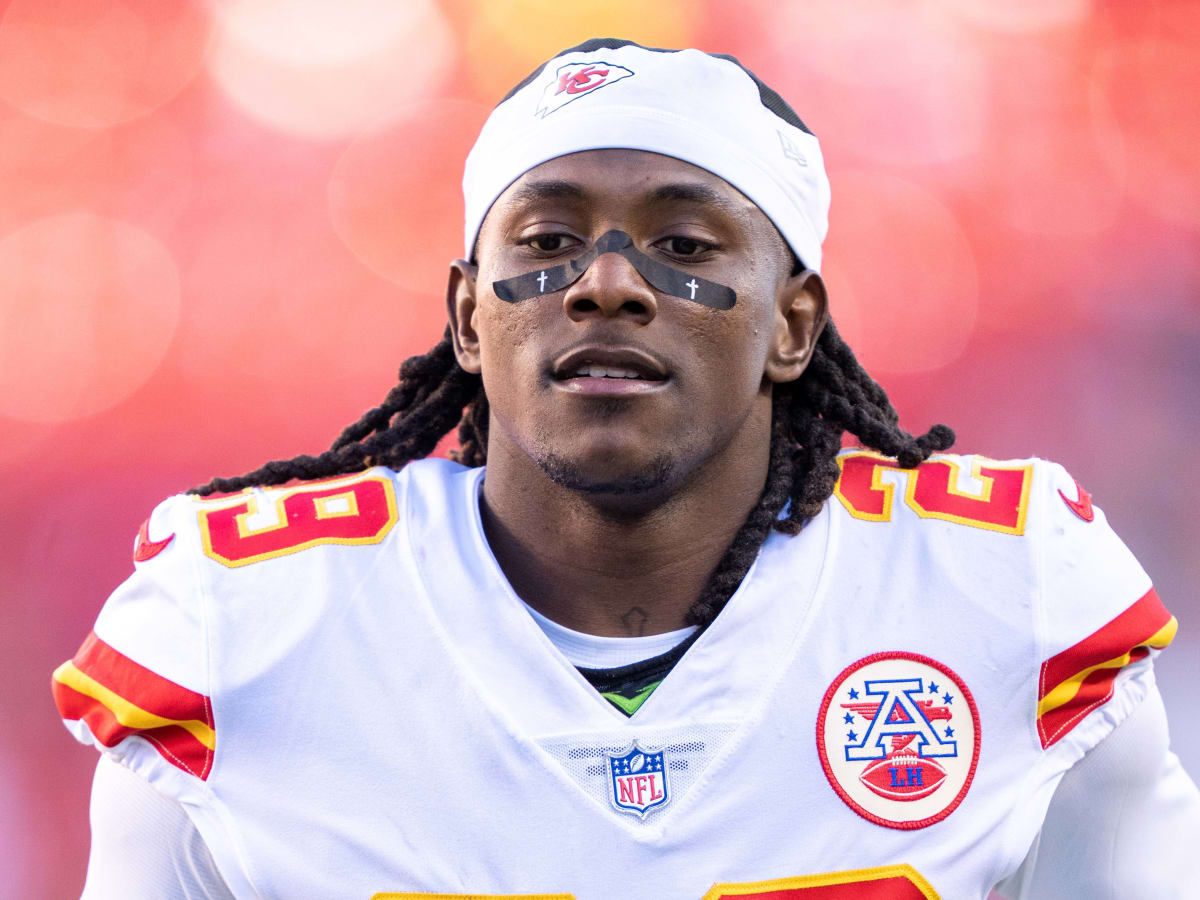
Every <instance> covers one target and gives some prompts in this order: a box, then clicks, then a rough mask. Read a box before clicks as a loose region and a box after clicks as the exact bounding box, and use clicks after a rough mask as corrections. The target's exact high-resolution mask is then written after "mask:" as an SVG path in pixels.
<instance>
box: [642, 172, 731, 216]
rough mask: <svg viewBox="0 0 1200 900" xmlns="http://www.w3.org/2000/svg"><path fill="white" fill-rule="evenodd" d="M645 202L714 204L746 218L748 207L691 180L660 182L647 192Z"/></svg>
mask: <svg viewBox="0 0 1200 900" xmlns="http://www.w3.org/2000/svg"><path fill="white" fill-rule="evenodd" d="M644 202H645V203H647V204H655V203H694V204H696V205H697V206H712V207H715V208H716V209H719V210H721V211H722V212H724V213H728V214H729V215H732V216H735V217H737V218H739V219H744V218H745V216H746V207H745V204H743V203H738V202H737V201H735V200H732V199H731V198H729V197H727V196H725V195H724V194H721V193H719V192H718V191H715V190H713V189H712V188H710V187H709V186H708V185H705V184H697V183H696V182H691V181H681V182H672V183H670V184H660V185H659V186H658V187H656V188H655V189H654V190H652V191H649V192H647V193H646V195H645V197H644Z"/></svg>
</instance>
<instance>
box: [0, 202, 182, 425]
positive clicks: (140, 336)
mask: <svg viewBox="0 0 1200 900" xmlns="http://www.w3.org/2000/svg"><path fill="white" fill-rule="evenodd" d="M178 319H179V273H178V271H177V269H176V266H175V261H174V260H173V259H172V257H171V254H170V253H169V252H168V251H167V250H166V248H165V247H163V246H162V244H161V243H159V242H158V241H157V240H155V239H154V238H153V237H151V236H150V235H148V234H146V233H145V232H144V231H141V230H140V229H137V228H135V227H133V226H132V225H129V224H127V223H124V222H118V221H115V220H112V219H105V218H101V217H99V216H94V215H90V214H86V213H79V214H74V215H63V216H53V217H49V218H45V219H40V220H38V221H36V222H33V223H31V224H29V225H27V226H25V227H24V228H21V229H20V230H18V231H15V232H13V233H12V234H10V235H8V236H7V237H5V238H4V239H3V240H0V415H5V416H9V417H12V418H16V419H29V420H32V421H35V422H61V421H64V420H68V419H73V418H78V417H80V416H87V415H92V414H94V413H98V412H100V411H101V410H104V409H107V408H108V407H110V406H112V405H113V404H115V403H118V402H119V401H121V400H123V399H124V398H125V397H127V396H128V395H129V394H130V393H132V392H133V391H134V390H136V389H137V388H138V387H139V386H140V385H141V384H142V383H144V382H145V381H146V379H147V378H148V377H150V375H151V373H152V372H153V371H154V369H155V367H156V366H157V365H158V364H159V362H160V361H161V360H162V358H163V357H164V356H165V355H166V352H167V350H168V349H169V347H170V344H171V336H172V334H173V333H174V331H175V325H176V323H177V321H178Z"/></svg>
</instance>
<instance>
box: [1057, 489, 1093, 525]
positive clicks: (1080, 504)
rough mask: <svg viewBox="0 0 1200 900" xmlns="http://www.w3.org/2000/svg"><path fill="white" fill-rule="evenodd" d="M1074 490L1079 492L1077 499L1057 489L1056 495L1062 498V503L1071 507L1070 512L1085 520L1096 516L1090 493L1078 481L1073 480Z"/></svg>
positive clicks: (1087, 520)
mask: <svg viewBox="0 0 1200 900" xmlns="http://www.w3.org/2000/svg"><path fill="white" fill-rule="evenodd" d="M1075 490H1076V492H1077V493H1078V494H1079V499H1078V500H1072V499H1071V498H1070V497H1068V496H1067V495H1066V494H1064V493H1063V492H1062V490H1061V489H1059V492H1058V496H1060V497H1062V498H1063V503H1065V504H1067V506H1069V507H1070V508H1071V512H1073V513H1075V515H1077V516H1079V518H1081V519H1083V521H1085V522H1090V521H1092V519H1094V518H1096V511H1095V510H1094V509H1092V495H1091V494H1089V493H1088V492H1087V491H1085V490H1084V489H1083V485H1081V484H1080V483H1079V482H1078V481H1076V482H1075Z"/></svg>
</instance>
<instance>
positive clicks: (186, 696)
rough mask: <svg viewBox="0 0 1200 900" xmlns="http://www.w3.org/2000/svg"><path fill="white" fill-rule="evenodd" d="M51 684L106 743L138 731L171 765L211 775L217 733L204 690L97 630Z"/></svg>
mask: <svg viewBox="0 0 1200 900" xmlns="http://www.w3.org/2000/svg"><path fill="white" fill-rule="evenodd" d="M51 687H52V690H53V693H54V700H55V703H57V705H58V708H59V711H60V713H61V714H62V717H63V718H64V719H68V720H80V721H83V722H85V723H86V724H87V726H88V729H89V730H90V731H91V733H92V735H93V736H94V737H95V738H96V740H98V741H99V742H100V743H101V744H103V745H104V746H106V747H115V746H116V745H117V744H119V743H120V742H121V741H123V740H125V738H127V737H130V736H131V735H136V736H138V737H141V738H144V739H145V740H147V741H149V742H150V743H151V744H152V745H153V746H154V747H155V749H157V750H158V752H159V753H160V754H161V755H162V756H163V758H164V759H166V760H167V761H168V762H170V763H171V764H172V765H175V766H178V767H179V768H180V769H183V770H184V771H185V772H190V773H191V774H193V775H195V776H196V777H198V778H200V779H205V778H207V777H208V773H209V771H210V770H211V768H212V759H213V752H214V750H215V749H216V732H215V728H214V724H213V716H212V704H211V703H210V702H209V698H208V697H206V696H205V695H203V694H199V693H197V692H195V691H192V690H189V689H188V688H185V687H183V686H182V685H179V684H176V683H175V682H173V681H170V680H169V679H166V678H163V677H162V676H161V675H158V674H157V673H155V672H153V671H151V670H150V669H147V668H146V667H145V666H142V665H140V664H138V663H136V662H134V661H133V660H132V659H130V658H129V657H127V656H125V655H123V654H121V653H119V652H118V651H117V650H115V649H113V648H112V647H110V646H109V645H108V644H106V643H104V642H103V641H102V640H100V639H99V638H98V637H97V636H96V635H95V633H94V632H93V633H92V634H90V635H88V638H87V640H85V641H84V643H83V646H82V647H81V648H80V650H79V653H77V654H76V655H75V658H74V659H73V660H71V661H69V662H66V663H63V664H62V665H61V666H59V667H58V669H57V670H55V672H54V679H53V681H52V685H51Z"/></svg>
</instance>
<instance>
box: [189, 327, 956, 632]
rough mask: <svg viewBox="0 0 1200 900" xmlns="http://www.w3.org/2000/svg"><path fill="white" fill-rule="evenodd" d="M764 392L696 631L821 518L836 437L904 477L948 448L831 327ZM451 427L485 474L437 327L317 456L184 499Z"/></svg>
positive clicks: (416, 446)
mask: <svg viewBox="0 0 1200 900" xmlns="http://www.w3.org/2000/svg"><path fill="white" fill-rule="evenodd" d="M773 390H774V393H773V397H772V417H771V449H770V463H769V466H768V470H767V479H766V483H765V485H764V486H763V491H762V494H761V495H760V496H759V498H758V502H757V503H756V504H755V506H754V508H753V509H752V510H750V513H749V514H748V515H747V516H746V520H745V522H744V523H743V524H742V527H741V528H740V529H739V530H738V533H737V534H736V535H735V536H734V538H733V542H732V543H731V544H730V545H729V548H728V549H727V550H726V551H725V554H724V556H722V557H721V561H720V563H718V564H717V567H716V568H715V569H714V570H713V572H712V574H711V575H710V576H709V580H708V583H707V584H706V585H705V587H704V590H703V591H702V592H701V594H700V597H699V598H698V599H697V600H696V602H695V603H694V604H693V605H692V607H691V609H690V610H689V613H688V619H689V621H690V623H691V624H695V625H700V626H701V627H704V626H706V625H708V624H709V623H710V622H712V620H713V619H714V618H716V616H717V614H718V613H719V612H720V611H721V609H722V608H723V607H724V606H725V603H726V602H727V601H728V600H729V598H730V597H731V596H732V595H733V592H734V591H735V590H737V587H738V585H739V584H741V581H742V578H744V577H745V575H746V572H747V571H749V569H750V566H751V565H752V564H753V562H754V559H755V557H756V556H757V555H758V550H759V548H760V547H761V546H762V545H763V542H764V541H766V539H767V537H768V535H769V534H770V533H771V530H772V529H775V530H776V531H781V532H783V533H785V534H796V533H797V532H799V531H800V529H801V527H802V526H803V525H804V523H805V521H807V520H808V519H811V518H812V517H813V516H815V515H816V514H817V513H818V512H820V510H821V507H822V505H823V504H824V503H825V501H826V500H827V499H828V498H829V496H830V495H831V494H832V493H833V487H834V484H835V483H836V481H837V478H838V464H837V454H838V451H839V450H840V449H841V446H842V434H843V433H845V432H849V433H850V434H852V435H854V436H855V437H856V438H858V440H859V442H860V443H861V444H863V446H865V447H869V448H870V449H872V450H877V451H879V452H880V453H883V454H885V455H887V456H891V457H894V458H895V459H896V460H897V461H898V462H899V464H900V465H901V466H902V467H904V468H906V469H911V468H914V467H915V466H917V465H918V464H920V463H921V462H923V461H924V460H926V459H928V457H929V455H930V454H931V453H933V452H935V451H938V450H946V449H948V448H949V447H950V446H951V445H952V444H953V443H954V432H953V431H951V430H950V429H949V428H947V427H946V426H945V425H934V426H933V427H932V428H930V429H929V431H928V432H926V433H925V434H923V435H921V436H919V437H914V436H913V435H911V434H909V433H908V432H907V431H904V430H903V429H901V428H900V427H899V426H898V425H897V422H898V421H899V415H898V414H897V413H896V410H895V409H894V408H893V407H892V404H891V402H890V401H889V400H888V397H887V394H886V393H885V392H884V390H883V388H881V387H880V386H879V385H878V384H877V383H876V382H875V381H874V380H873V379H872V378H871V376H870V375H868V374H867V373H866V371H865V370H864V369H863V368H862V366H861V365H859V363H858V360H857V359H856V358H855V356H854V353H853V352H852V351H851V350H850V347H849V346H847V344H846V342H845V341H843V340H842V338H841V336H840V335H839V334H838V331H837V328H835V327H834V324H833V322H832V321H830V322H828V323H827V324H826V326H825V330H824V331H823V332H822V333H821V336H820V338H819V339H818V341H817V345H816V347H815V348H814V351H813V355H812V360H811V361H810V362H809V365H808V368H807V369H805V370H804V373H803V374H802V375H801V376H800V378H799V379H797V380H796V381H794V382H790V383H787V384H776V385H774V389H773ZM456 424H457V425H458V441H459V449H458V450H455V451H451V453H450V456H451V458H453V459H455V460H456V461H458V462H461V463H462V464H463V465H466V466H482V465H484V464H485V463H486V462H487V442H488V399H487V394H485V393H484V390H483V379H482V378H481V377H480V376H479V375H474V374H471V373H469V372H467V371H466V370H464V369H463V368H462V367H461V366H459V365H458V361H457V359H456V358H455V356H454V347H453V344H452V342H451V337H450V329H449V327H447V329H446V332H445V334H444V335H443V336H442V339H441V341H439V342H438V344H437V345H436V346H435V347H434V348H433V349H432V350H430V351H429V352H428V353H426V354H424V355H423V356H414V357H412V358H410V359H407V360H405V361H404V364H403V365H401V366H400V380H399V383H398V384H397V385H396V386H395V387H393V388H392V389H391V391H390V392H389V393H388V395H387V397H385V398H384V401H383V403H382V404H380V405H379V406H377V407H375V408H374V409H372V410H369V411H368V412H366V413H365V414H364V415H363V416H362V418H360V419H359V420H358V421H357V422H355V423H354V424H353V425H350V426H348V427H347V428H346V429H345V430H343V431H342V433H341V434H340V435H339V436H338V438H337V440H335V441H334V442H333V445H332V446H331V447H330V448H329V449H328V450H326V451H325V452H324V453H322V454H320V455H319V456H297V457H295V458H294V459H288V460H275V461H273V462H268V463H267V464H265V465H264V466H262V467H261V468H258V469H255V470H254V471H253V472H248V473H247V474H245V475H241V476H239V477H237V478H214V479H213V480H212V481H210V482H208V484H205V485H202V486H200V487H197V488H193V489H192V490H191V491H189V493H192V494H198V495H201V496H205V495H208V494H212V493H216V492H233V491H239V490H242V489H243V488H247V487H252V486H267V485H275V484H283V483H284V482H287V481H291V480H292V479H300V480H305V481H307V480H311V479H314V478H327V477H331V476H335V475H345V474H350V473H353V472H361V471H363V470H364V469H367V468H370V467H371V466H375V465H383V466H389V467H390V468H393V469H400V468H402V467H403V466H405V465H407V464H408V463H410V462H412V461H413V460H415V459H423V458H424V457H426V456H428V455H429V454H430V453H431V452H433V449H434V448H435V447H436V446H437V444H438V441H440V440H441V439H442V438H443V437H444V436H445V435H446V434H447V433H449V431H450V429H451V428H453V427H454V426H455V425H456ZM785 508H786V510H787V512H786V514H783V513H784V509H785Z"/></svg>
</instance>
